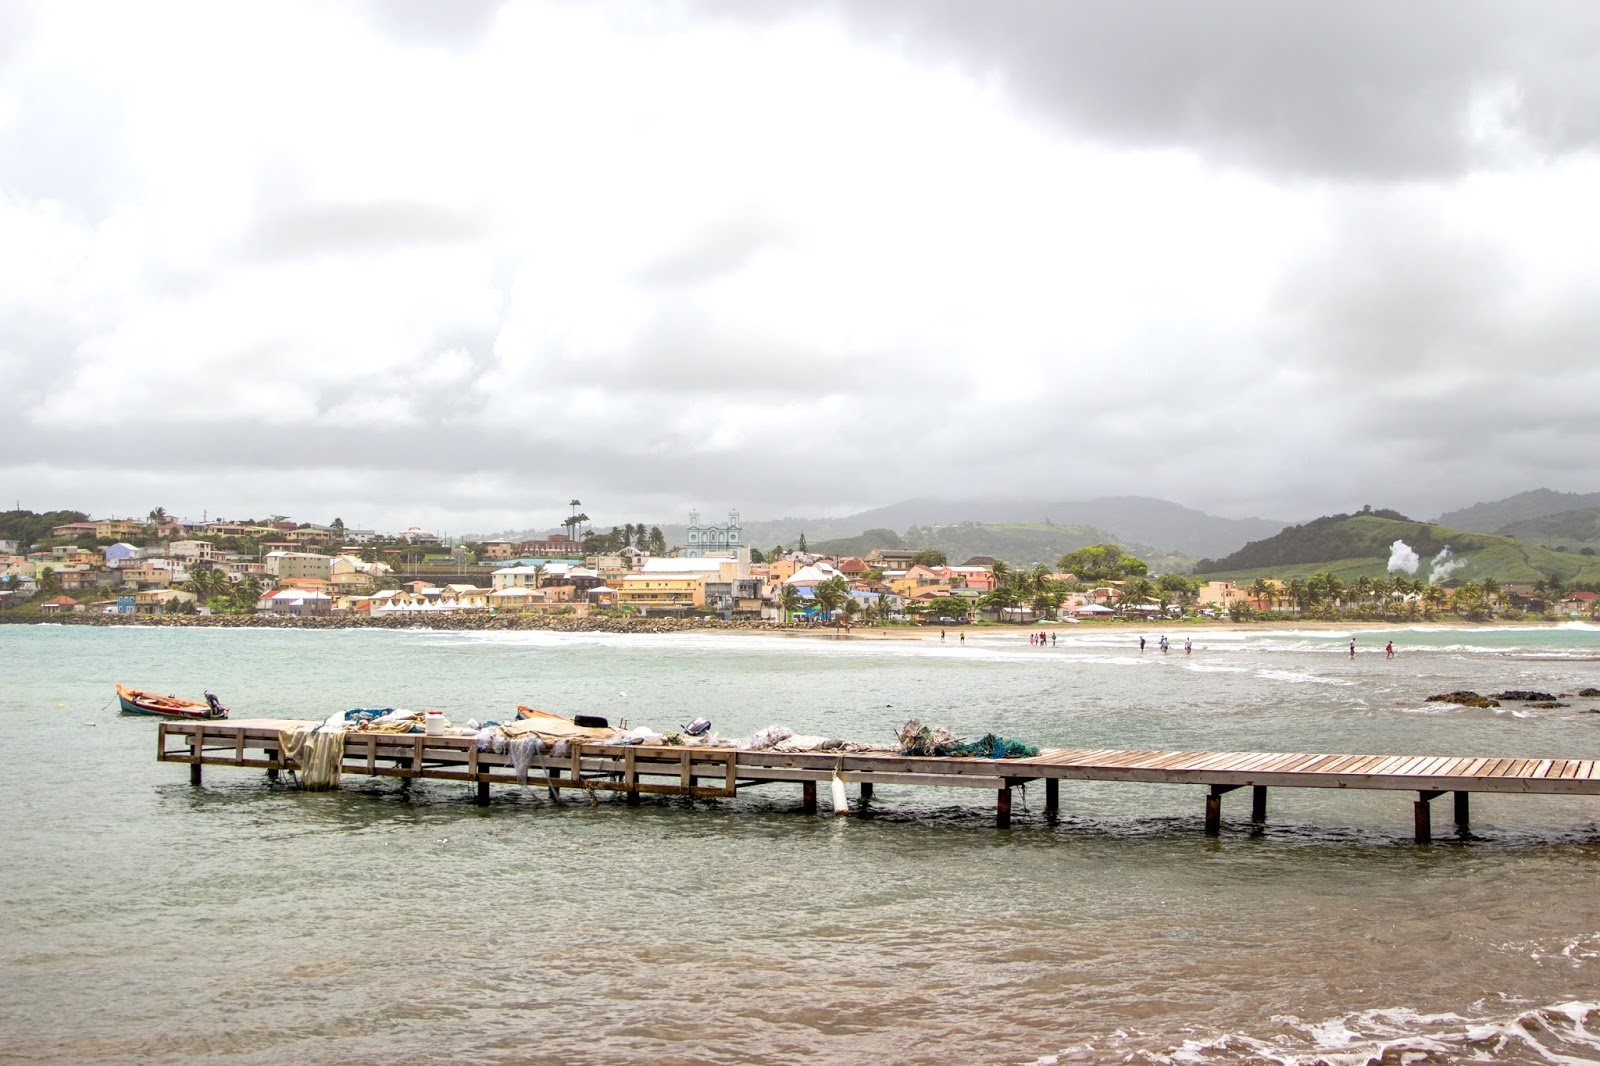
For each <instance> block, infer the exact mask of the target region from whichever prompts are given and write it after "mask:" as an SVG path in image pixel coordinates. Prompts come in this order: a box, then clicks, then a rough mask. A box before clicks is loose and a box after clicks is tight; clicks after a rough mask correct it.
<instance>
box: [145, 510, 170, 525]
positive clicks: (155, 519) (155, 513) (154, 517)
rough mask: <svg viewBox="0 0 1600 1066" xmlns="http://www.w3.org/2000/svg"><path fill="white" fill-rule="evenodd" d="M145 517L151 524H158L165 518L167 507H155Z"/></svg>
mask: <svg viewBox="0 0 1600 1066" xmlns="http://www.w3.org/2000/svg"><path fill="white" fill-rule="evenodd" d="M146 517H147V518H148V519H149V521H150V524H151V525H152V526H159V525H160V524H161V523H163V522H165V521H166V520H167V509H166V508H165V507H157V508H155V509H154V510H152V511H151V512H150V514H149V515H147V516H146Z"/></svg>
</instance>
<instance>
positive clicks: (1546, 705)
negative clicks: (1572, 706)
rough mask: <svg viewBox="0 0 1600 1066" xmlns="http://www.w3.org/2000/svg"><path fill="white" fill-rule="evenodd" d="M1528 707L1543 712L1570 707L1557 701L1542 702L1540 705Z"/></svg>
mask: <svg viewBox="0 0 1600 1066" xmlns="http://www.w3.org/2000/svg"><path fill="white" fill-rule="evenodd" d="M1528 706H1529V707H1537V708H1539V709H1540V710H1542V711H1553V710H1555V709H1556V708H1557V707H1566V706H1568V705H1567V704H1565V703H1558V702H1556V701H1555V700H1540V701H1539V702H1538V703H1530V704H1528Z"/></svg>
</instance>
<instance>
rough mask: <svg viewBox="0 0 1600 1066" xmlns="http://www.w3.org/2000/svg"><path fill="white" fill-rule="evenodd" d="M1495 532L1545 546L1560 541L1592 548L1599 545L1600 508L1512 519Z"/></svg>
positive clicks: (1579, 546) (1572, 545)
mask: <svg viewBox="0 0 1600 1066" xmlns="http://www.w3.org/2000/svg"><path fill="white" fill-rule="evenodd" d="M1495 532H1496V533H1500V534H1502V535H1503V536H1507V537H1516V538H1517V539H1518V540H1528V541H1533V542H1534V543H1535V544H1543V545H1544V546H1545V547H1547V548H1549V547H1554V546H1556V545H1558V544H1561V545H1566V546H1568V547H1575V548H1580V549H1581V548H1584V547H1589V548H1591V549H1592V548H1594V547H1596V546H1600V507H1586V508H1582V509H1580V510H1576V511H1563V512H1561V513H1560V514H1553V515H1546V516H1544V517H1542V518H1530V519H1527V520H1525V521H1522V522H1513V523H1511V524H1509V525H1507V526H1505V527H1504V528H1502V529H1497V530H1495Z"/></svg>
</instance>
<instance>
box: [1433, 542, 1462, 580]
mask: <svg viewBox="0 0 1600 1066" xmlns="http://www.w3.org/2000/svg"><path fill="white" fill-rule="evenodd" d="M1466 565H1467V561H1466V560H1465V559H1454V558H1451V556H1450V545H1448V544H1446V545H1445V546H1444V550H1443V551H1441V552H1440V553H1439V554H1438V555H1435V556H1434V557H1433V566H1432V568H1431V569H1430V571H1429V573H1428V580H1429V581H1431V582H1433V583H1434V584H1435V585H1437V584H1438V583H1439V582H1441V581H1443V580H1444V579H1445V578H1447V577H1449V576H1450V575H1451V574H1453V573H1455V572H1456V571H1457V570H1459V569H1461V568H1462V567H1463V566H1466Z"/></svg>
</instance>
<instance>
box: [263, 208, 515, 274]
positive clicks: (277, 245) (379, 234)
mask: <svg viewBox="0 0 1600 1066" xmlns="http://www.w3.org/2000/svg"><path fill="white" fill-rule="evenodd" d="M487 230H488V222H487V219H485V218H484V217H483V216H481V215H479V214H477V213H475V212H471V211H453V210H449V209H446V208H441V207H437V206H435V205H432V204H423V203H406V202H403V201H378V202H374V203H345V204H313V205H303V206H296V207H291V208H277V209H273V210H269V211H268V212H266V213H264V214H263V215H261V216H260V217H259V218H257V219H256V220H255V222H254V224H253V225H252V227H251V228H250V230H249V231H248V232H247V233H246V234H245V235H244V237H243V239H242V240H241V241H240V243H239V253H240V255H241V256H242V257H243V258H245V259H247V260H256V261H261V262H275V261H282V260H292V259H300V258H303V257H306V256H312V255H318V254H323V253H332V254H350V253H361V252H369V251H384V250H389V249H393V248H402V247H407V246H424V247H428V246H435V247H437V246H444V245H451V244H465V243H467V242H470V241H473V240H476V239H478V238H481V237H482V236H484V234H485V233H486V232H487Z"/></svg>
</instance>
